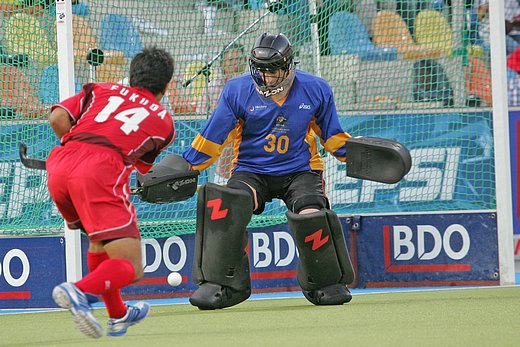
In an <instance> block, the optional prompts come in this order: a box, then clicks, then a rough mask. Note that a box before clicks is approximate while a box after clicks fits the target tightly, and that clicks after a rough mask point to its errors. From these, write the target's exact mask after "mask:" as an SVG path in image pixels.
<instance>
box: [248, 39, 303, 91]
mask: <svg viewBox="0 0 520 347" xmlns="http://www.w3.org/2000/svg"><path fill="white" fill-rule="evenodd" d="M295 64H296V63H295V61H294V53H293V50H292V47H291V43H290V42H289V40H288V39H287V37H286V36H285V35H283V34H278V35H273V34H269V33H263V34H262V35H261V36H260V37H258V38H257V39H256V42H255V44H254V46H253V49H252V50H251V56H250V57H249V68H250V72H251V76H252V77H253V81H254V83H255V86H256V90H257V91H258V92H259V93H260V94H261V95H263V96H265V97H268V96H271V95H274V94H277V93H280V92H282V91H284V90H285V89H287V88H288V87H289V85H290V84H291V83H292V81H293V79H294V66H295Z"/></svg>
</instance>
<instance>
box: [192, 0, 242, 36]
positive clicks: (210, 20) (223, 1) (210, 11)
mask: <svg viewBox="0 0 520 347" xmlns="http://www.w3.org/2000/svg"><path fill="white" fill-rule="evenodd" d="M247 3H248V2H247V0H206V1H203V2H202V3H199V5H198V8H199V10H201V11H202V13H203V15H204V34H208V35H212V34H214V35H218V34H222V33H223V32H222V31H221V30H218V29H215V22H216V21H217V9H222V8H227V9H233V10H239V9H243V8H244V7H245V6H246V5H247Z"/></svg>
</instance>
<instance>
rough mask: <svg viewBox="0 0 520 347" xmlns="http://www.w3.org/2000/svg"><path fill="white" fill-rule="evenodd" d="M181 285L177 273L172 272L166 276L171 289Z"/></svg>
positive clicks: (179, 276) (180, 278)
mask: <svg viewBox="0 0 520 347" xmlns="http://www.w3.org/2000/svg"><path fill="white" fill-rule="evenodd" d="M181 283H182V276H181V274H180V273H178V272H172V273H170V274H169V275H168V284H169V285H170V286H172V287H177V286H178V285H179V284H181Z"/></svg>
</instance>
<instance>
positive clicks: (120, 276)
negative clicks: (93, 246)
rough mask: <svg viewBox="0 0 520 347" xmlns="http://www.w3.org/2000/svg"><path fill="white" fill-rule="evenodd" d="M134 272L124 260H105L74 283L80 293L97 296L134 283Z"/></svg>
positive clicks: (130, 264) (128, 262) (132, 267)
mask: <svg viewBox="0 0 520 347" xmlns="http://www.w3.org/2000/svg"><path fill="white" fill-rule="evenodd" d="M134 278H135V270H134V266H133V265H132V263H131V262H130V261H128V260H126V259H117V258H113V259H107V260H105V261H104V262H102V263H101V264H99V265H98V267H97V268H96V269H95V270H94V271H92V272H91V273H89V274H88V275H86V276H85V277H83V278H82V279H81V280H79V281H78V282H76V283H75V284H76V287H78V288H79V289H80V290H81V291H83V292H86V293H90V294H94V295H99V294H105V293H107V292H109V291H113V290H117V289H120V288H123V287H126V286H127V285H129V284H130V283H132V282H133V281H134Z"/></svg>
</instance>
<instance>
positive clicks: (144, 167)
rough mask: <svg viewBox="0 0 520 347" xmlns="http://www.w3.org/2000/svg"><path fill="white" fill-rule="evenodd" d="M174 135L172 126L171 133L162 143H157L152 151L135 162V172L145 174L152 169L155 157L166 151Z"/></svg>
mask: <svg viewBox="0 0 520 347" xmlns="http://www.w3.org/2000/svg"><path fill="white" fill-rule="evenodd" d="M176 135H177V134H176V132H175V126H172V131H171V132H170V134H169V135H168V137H167V138H166V139H165V140H164V141H161V143H158V144H157V145H156V146H155V147H154V149H153V150H151V151H149V152H146V153H145V154H143V155H142V156H141V157H140V158H139V159H138V160H137V162H136V163H135V168H136V169H137V171H139V172H140V173H141V174H145V173H147V172H148V170H150V169H151V168H152V166H153V163H154V161H155V159H156V158H157V156H158V155H159V154H160V153H161V152H162V151H163V150H164V149H166V148H167V147H169V146H170V145H171V144H172V143H173V141H174V140H175V137H176Z"/></svg>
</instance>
